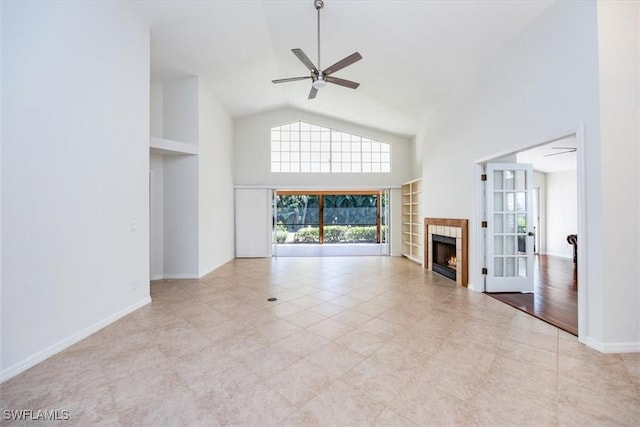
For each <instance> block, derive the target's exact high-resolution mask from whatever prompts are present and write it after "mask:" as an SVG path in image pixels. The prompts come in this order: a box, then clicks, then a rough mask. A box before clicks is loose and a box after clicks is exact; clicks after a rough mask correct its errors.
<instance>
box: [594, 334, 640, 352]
mask: <svg viewBox="0 0 640 427" xmlns="http://www.w3.org/2000/svg"><path fill="white" fill-rule="evenodd" d="M584 343H585V344H586V345H587V346H589V347H591V348H592V349H594V350H597V351H599V352H600V353H640V342H638V341H636V342H612V343H608V342H607V343H603V342H601V341H598V340H596V339H593V338H589V337H587V338H586V339H585V341H584Z"/></svg>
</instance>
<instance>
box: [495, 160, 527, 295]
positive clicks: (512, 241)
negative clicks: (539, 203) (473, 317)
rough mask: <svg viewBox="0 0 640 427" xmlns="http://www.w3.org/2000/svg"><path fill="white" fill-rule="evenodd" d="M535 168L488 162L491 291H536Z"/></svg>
mask: <svg viewBox="0 0 640 427" xmlns="http://www.w3.org/2000/svg"><path fill="white" fill-rule="evenodd" d="M532 179H533V169H532V166H531V165H525V164H500V163H498V164H489V165H487V192H486V194H487V222H488V227H487V233H488V234H487V282H486V290H487V292H533V243H534V241H533V235H534V233H533V226H534V223H533V194H532V193H533V192H532Z"/></svg>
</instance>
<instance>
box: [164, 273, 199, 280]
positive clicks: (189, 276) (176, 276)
mask: <svg viewBox="0 0 640 427" xmlns="http://www.w3.org/2000/svg"><path fill="white" fill-rule="evenodd" d="M161 279H199V277H198V274H197V273H179V274H171V273H170V274H163V275H162V277H161Z"/></svg>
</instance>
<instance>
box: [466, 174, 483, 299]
mask: <svg viewBox="0 0 640 427" xmlns="http://www.w3.org/2000/svg"><path fill="white" fill-rule="evenodd" d="M485 172H486V171H485V165H484V164H482V163H476V171H475V178H476V204H475V210H476V211H475V212H474V215H473V217H472V218H476V220H475V221H472V224H471V228H472V230H470V233H469V236H471V233H473V236H475V241H476V251H475V252H476V253H475V267H474V269H475V271H474V272H472V273H471V274H469V277H475V278H476V280H475V282H474V283H470V284H469V285H470V286H469V289H471V290H473V291H475V292H484V291H485V287H486V284H485V276H484V274H482V268H483V267H486V265H485V264H486V261H485V240H486V235H485V233H484V232H483V231H484V229H483V228H482V227H480V224H482V221H484V220H485V218H484V217H485V215H486V212H485V206H484V204H485V198H486V194H484V193H483V191H482V190H483V189H484V185H485V184H484V183H483V181H482V179H481V175H482V174H483V173H485ZM471 265H472V264H471V263H469V267H471Z"/></svg>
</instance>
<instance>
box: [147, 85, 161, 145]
mask: <svg viewBox="0 0 640 427" xmlns="http://www.w3.org/2000/svg"><path fill="white" fill-rule="evenodd" d="M162 92H163V87H162V85H161V84H160V83H151V93H150V99H149V108H150V109H151V112H150V122H151V123H150V126H151V136H155V137H158V138H164V118H163V116H164V113H163V111H162V109H163V106H162Z"/></svg>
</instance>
